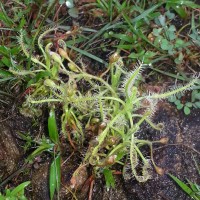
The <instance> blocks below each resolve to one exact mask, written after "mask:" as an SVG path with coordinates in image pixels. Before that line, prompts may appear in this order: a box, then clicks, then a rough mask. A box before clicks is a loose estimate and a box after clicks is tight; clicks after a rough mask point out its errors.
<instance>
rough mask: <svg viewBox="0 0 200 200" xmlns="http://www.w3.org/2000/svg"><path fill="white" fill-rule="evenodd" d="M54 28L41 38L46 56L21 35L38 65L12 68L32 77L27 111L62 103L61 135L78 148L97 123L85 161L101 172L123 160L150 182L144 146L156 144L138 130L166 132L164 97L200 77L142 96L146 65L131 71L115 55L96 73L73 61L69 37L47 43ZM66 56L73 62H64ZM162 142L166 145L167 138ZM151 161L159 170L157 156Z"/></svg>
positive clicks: (188, 86)
mask: <svg viewBox="0 0 200 200" xmlns="http://www.w3.org/2000/svg"><path fill="white" fill-rule="evenodd" d="M52 31H54V30H53V29H49V30H47V31H45V32H44V33H43V34H41V35H40V36H39V38H38V46H39V48H40V50H41V52H42V56H40V57H34V56H32V55H30V53H29V50H28V48H27V46H26V44H25V42H24V37H25V36H24V33H23V32H21V33H20V36H19V44H20V46H21V48H22V50H23V52H24V54H25V55H26V56H27V58H29V59H31V61H32V63H33V67H32V68H31V70H24V71H13V70H12V73H14V74H17V75H18V76H24V75H29V76H30V77H31V80H30V81H29V83H28V86H29V87H31V88H33V91H32V92H31V93H29V94H28V95H27V96H26V100H25V102H24V103H23V105H22V109H21V112H22V113H24V114H27V113H28V116H34V115H36V114H38V113H40V112H39V111H40V109H41V106H42V105H44V104H46V105H48V106H49V107H50V108H51V107H55V108H60V106H61V107H62V116H61V126H62V127H61V131H60V134H64V135H65V136H66V139H68V141H69V144H70V145H71V146H72V147H73V148H76V149H80V148H81V146H82V144H83V142H84V140H86V139H88V136H87V129H88V127H92V126H93V127H94V126H95V127H96V129H95V130H96V131H95V132H94V134H93V135H94V136H93V137H92V138H90V140H89V145H88V148H87V151H86V153H85V155H84V158H83V161H82V164H81V165H91V166H93V169H94V171H95V172H96V173H99V172H102V171H103V170H104V169H107V170H110V169H112V166H113V165H114V164H116V163H118V164H120V165H123V166H125V168H128V167H129V166H130V168H129V169H130V170H131V171H132V174H133V176H134V177H135V178H136V179H137V180H138V181H139V182H145V181H147V180H148V179H149V178H150V177H151V174H150V172H149V169H150V166H151V164H150V160H149V159H147V158H146V157H145V156H144V155H143V153H142V150H141V147H142V146H144V145H148V146H149V147H150V149H151V152H152V144H153V142H151V141H148V140H144V139H143V138H140V137H139V135H138V134H137V137H136V133H137V132H138V131H139V130H140V126H141V124H142V123H143V122H146V123H147V124H149V125H150V126H151V127H153V128H154V129H156V130H161V129H162V128H163V124H162V123H159V124H154V123H153V122H152V115H153V114H154V113H155V111H156V105H157V103H158V101H159V100H163V99H166V98H169V97H170V96H173V95H175V94H177V93H183V92H184V91H186V90H190V89H191V88H192V87H193V86H194V85H195V83H196V82H197V78H195V77H194V78H193V80H192V81H190V82H189V83H187V84H186V85H184V86H180V87H174V88H171V89H169V90H168V91H163V92H162V93H143V94H141V93H140V92H139V90H138V81H139V78H140V77H141V76H142V72H143V71H144V70H145V69H146V67H147V65H146V64H143V63H142V62H139V63H138V64H137V65H136V66H135V69H134V70H132V71H128V70H127V69H126V66H124V63H123V59H122V57H121V56H120V55H119V54H118V53H114V54H113V55H112V56H111V57H110V59H109V66H108V70H107V73H109V76H108V75H107V74H106V76H104V75H105V74H103V75H102V76H94V75H91V74H89V73H87V72H86V70H85V67H83V66H78V65H77V64H75V63H74V62H73V61H72V60H71V59H70V57H69V55H68V53H67V47H66V44H65V42H64V41H63V40H59V41H58V44H59V47H58V51H57V52H55V51H53V50H52V49H53V48H52V47H53V44H52V43H48V44H47V45H46V46H45V47H43V38H44V36H45V35H46V34H48V33H50V32H52ZM64 59H65V60H66V61H67V63H68V64H67V65H64V64H63V63H64V62H63V61H64ZM104 77H109V78H104ZM82 83H84V84H87V85H88V89H87V90H86V89H84V88H83V87H81V85H82ZM69 130H70V134H69ZM160 142H161V143H163V140H162V139H161V140H160ZM151 161H152V164H153V165H154V167H155V168H156V169H158V167H157V166H156V164H155V162H154V161H153V156H151ZM138 166H140V167H139V168H140V169H139V170H138ZM139 172H140V173H139ZM126 173H127V170H124V176H125V177H126Z"/></svg>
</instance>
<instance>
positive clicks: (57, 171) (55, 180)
mask: <svg viewBox="0 0 200 200" xmlns="http://www.w3.org/2000/svg"><path fill="white" fill-rule="evenodd" d="M60 182H61V159H60V155H58V156H57V157H56V158H55V159H54V161H53V162H52V164H51V167H50V177H49V189H50V198H51V200H52V199H53V197H54V193H55V191H57V192H59V189H60Z"/></svg>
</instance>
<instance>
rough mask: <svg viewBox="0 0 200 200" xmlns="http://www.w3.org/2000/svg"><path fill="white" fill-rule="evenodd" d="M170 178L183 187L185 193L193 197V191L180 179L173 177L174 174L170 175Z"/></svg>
mask: <svg viewBox="0 0 200 200" xmlns="http://www.w3.org/2000/svg"><path fill="white" fill-rule="evenodd" d="M169 176H170V177H171V178H172V179H173V180H174V181H175V182H176V183H177V184H178V185H179V186H180V187H181V189H182V190H183V191H185V192H186V193H187V194H188V195H191V194H192V193H193V191H192V190H191V189H190V187H188V186H187V185H186V184H185V183H183V182H182V181H181V180H180V179H178V178H177V177H175V176H173V175H172V174H169Z"/></svg>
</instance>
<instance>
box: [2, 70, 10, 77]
mask: <svg viewBox="0 0 200 200" xmlns="http://www.w3.org/2000/svg"><path fill="white" fill-rule="evenodd" d="M11 76H13V75H12V73H10V72H8V71H6V70H0V78H6V77H11Z"/></svg>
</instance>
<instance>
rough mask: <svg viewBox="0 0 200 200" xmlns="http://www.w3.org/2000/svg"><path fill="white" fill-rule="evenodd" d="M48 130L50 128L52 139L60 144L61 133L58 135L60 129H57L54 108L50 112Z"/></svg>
mask: <svg viewBox="0 0 200 200" xmlns="http://www.w3.org/2000/svg"><path fill="white" fill-rule="evenodd" d="M48 130H49V137H50V139H51V140H52V141H53V142H54V143H55V144H58V143H59V135H58V129H57V124H56V116H55V110H54V108H51V110H50V112H49V118H48Z"/></svg>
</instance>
